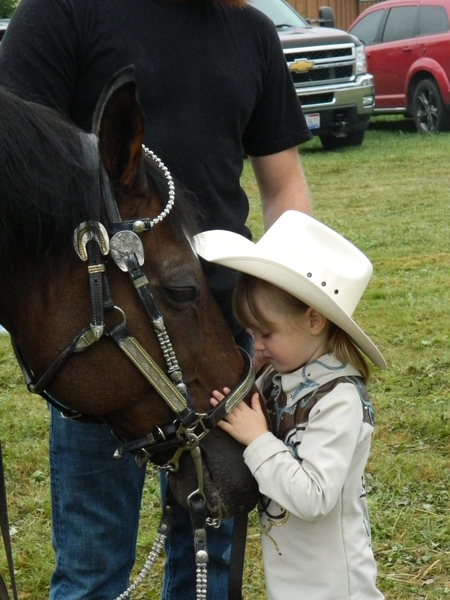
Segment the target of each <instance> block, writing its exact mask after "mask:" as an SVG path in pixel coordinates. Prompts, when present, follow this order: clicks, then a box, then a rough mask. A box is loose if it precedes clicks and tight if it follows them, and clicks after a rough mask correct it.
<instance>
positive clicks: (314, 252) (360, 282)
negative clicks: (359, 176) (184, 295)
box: [194, 210, 386, 369]
mask: <svg viewBox="0 0 450 600" xmlns="http://www.w3.org/2000/svg"><path fill="white" fill-rule="evenodd" d="M194 243H195V246H196V249H197V252H198V254H199V255H200V256H202V257H203V258H204V259H205V260H208V261H211V262H215V263H217V264H220V265H223V266H225V267H229V268H231V269H235V270H236V271H240V272H242V273H247V274H249V275H253V276H254V277H259V278H260V279H264V280H265V281H268V282H270V283H272V284H273V285H276V286H278V287H279V288H281V289H283V290H285V291H286V292H288V293H290V294H292V295H293V296H295V297H296V298H298V299H299V300H301V301H302V302H304V303H305V304H307V305H308V306H311V307H312V308H314V309H316V310H317V311H318V312H320V313H321V314H323V315H324V316H325V317H327V319H329V320H330V321H332V322H333V323H335V324H336V325H337V326H338V327H340V328H341V329H342V330H343V331H346V332H347V334H348V335H349V336H350V337H351V338H352V339H353V341H354V342H355V343H356V344H357V346H359V348H360V349H361V350H362V351H363V352H364V353H365V354H366V355H367V356H369V358H370V359H371V360H372V361H373V362H374V363H375V364H376V365H378V366H379V367H380V368H382V369H384V368H385V367H386V363H385V361H384V358H383V357H382V355H381V353H380V352H379V350H378V348H377V347H376V346H375V345H374V344H373V342H372V341H371V340H370V339H369V338H368V337H367V335H366V334H365V333H364V331H363V330H362V329H361V328H360V327H359V326H358V325H357V324H356V323H355V322H354V321H353V319H352V315H353V312H354V310H355V308H356V307H357V305H358V302H359V301H360V299H361V296H362V295H363V293H364V290H365V289H366V287H367V284H368V283H369V281H370V278H371V277H372V272H373V268H372V263H371V262H370V260H369V259H368V258H367V257H366V256H365V255H364V254H363V253H362V252H361V251H360V250H358V248H356V246H354V245H353V244H352V243H351V242H349V241H348V240H346V239H345V238H344V237H342V236H341V235H340V234H339V233H337V232H336V231H333V230H332V229H330V228H329V227H327V226H326V225H324V224H323V223H320V222H319V221H316V220H315V219H313V218H312V217H310V216H309V215H306V214H304V213H301V212H297V211H292V210H290V211H286V212H285V213H283V214H282V215H281V216H280V217H279V219H278V220H277V221H276V222H275V223H274V224H273V225H272V227H271V228H270V229H269V230H268V231H267V232H266V233H265V234H264V235H263V236H262V238H261V239H260V240H259V241H258V242H257V243H256V244H254V243H253V242H251V241H250V240H248V239H247V238H245V237H243V236H241V235H238V234H236V233H232V232H231V231H226V230H214V231H206V232H204V233H202V234H198V235H197V236H195V238H194Z"/></svg>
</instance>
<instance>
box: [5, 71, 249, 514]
mask: <svg viewBox="0 0 450 600" xmlns="http://www.w3.org/2000/svg"><path fill="white" fill-rule="evenodd" d="M0 102H1V106H2V111H0V113H1V115H0V127H1V128H2V132H3V134H2V141H1V142H0V145H1V146H0V157H1V158H0V188H1V189H2V198H3V200H2V206H0V227H1V232H2V233H1V239H0V269H1V276H0V277H1V279H2V280H3V281H2V282H0V283H1V284H2V285H1V286H0V288H1V291H0V322H1V323H2V324H4V326H5V327H6V328H7V329H8V330H9V332H10V333H11V338H12V341H13V344H14V346H15V348H16V353H17V355H18V357H19V360H20V362H21V365H22V368H23V371H24V373H25V377H26V380H27V384H28V387H29V389H30V390H31V391H35V392H38V393H40V394H41V395H43V396H44V398H46V399H47V400H49V401H51V402H54V403H56V404H57V406H60V405H62V409H63V410H67V413H68V414H69V416H70V417H76V416H78V414H79V415H82V418H94V419H95V418H99V419H101V420H102V421H105V422H106V423H108V424H109V425H110V426H111V429H112V430H113V432H114V434H115V435H116V436H117V438H118V439H119V441H118V445H119V449H118V452H117V455H118V456H120V455H121V454H122V453H123V452H124V451H128V450H129V451H132V452H135V453H136V455H137V458H138V460H140V461H145V460H147V459H150V460H152V461H153V462H155V463H157V464H159V465H161V466H165V467H166V468H167V469H168V470H169V471H170V475H169V482H170V485H171V488H172V490H173V493H174V495H175V497H176V499H177V500H178V501H179V502H180V503H181V504H183V505H185V506H187V505H188V504H189V501H188V498H190V497H191V496H192V494H194V493H198V492H199V493H200V494H201V495H202V496H203V497H204V499H205V502H206V507H207V511H208V513H209V514H210V515H211V516H213V517H220V516H223V517H226V516H230V515H235V514H239V513H242V512H248V511H249V510H251V509H252V508H253V506H254V505H255V503H256V500H257V486H256V483H255V481H254V479H253V478H252V476H251V474H250V472H249V470H248V469H247V467H246V466H245V464H244V461H243V458H242V451H243V448H242V446H241V445H240V444H238V443H237V442H236V441H235V440H233V439H232V438H231V437H229V436H228V435H227V434H225V433H224V432H223V431H222V430H221V429H220V428H215V427H214V425H215V423H216V422H217V420H218V419H220V418H222V417H223V416H224V414H225V413H226V411H227V410H231V409H232V407H233V405H234V403H235V402H238V401H240V400H242V398H243V396H247V397H248V395H249V391H250V388H251V387H252V377H251V375H248V372H247V371H248V370H250V369H251V365H249V364H248V358H247V357H245V355H244V357H243V355H242V354H241V353H240V352H239V350H238V349H237V348H236V346H235V343H234V340H233V338H232V335H231V332H230V331H229V328H228V326H227V324H226V321H225V319H224V317H223V315H222V312H221V310H220V308H219V307H218V305H217V304H216V303H215V301H214V300H213V298H212V296H211V294H210V292H209V290H208V285H207V282H206V279H205V276H204V273H203V270H202V267H201V264H200V262H199V259H198V257H197V256H196V254H195V252H194V250H193V247H192V243H191V237H192V235H193V234H194V233H195V232H196V224H195V223H196V221H195V219H193V214H194V212H195V211H194V209H193V207H192V206H191V205H190V204H189V203H188V202H187V200H186V199H183V196H182V194H180V193H179V191H178V186H177V184H176V183H175V182H174V181H173V180H172V177H171V175H170V173H169V171H168V170H167V168H166V167H165V165H164V164H163V163H162V161H161V160H160V159H158V158H157V157H155V156H154V155H153V154H152V152H151V151H149V150H147V149H145V148H144V147H143V138H144V118H143V115H142V111H141V109H140V106H139V102H138V98H137V93H136V86H135V83H134V79H133V71H132V69H130V68H129V69H125V70H123V71H121V72H120V73H119V74H117V75H116V76H115V77H114V78H113V79H112V80H111V82H110V83H109V84H108V85H107V86H106V88H105V90H104V93H103V95H102V97H101V98H100V100H99V103H98V106H97V110H96V113H95V115H94V124H93V132H94V133H93V134H86V133H83V132H81V131H80V130H78V129H77V128H75V127H73V126H72V125H70V124H69V123H68V122H66V121H65V120H63V119H61V118H60V117H59V116H58V115H56V114H55V113H54V112H53V111H51V110H49V109H46V108H43V107H41V106H38V105H35V104H33V103H26V102H23V101H21V100H19V99H18V98H16V97H15V96H13V95H12V94H10V93H8V92H5V91H1V90H0ZM17 132H19V134H17ZM224 386H228V387H232V386H236V387H235V390H234V391H233V394H231V396H230V398H229V399H228V398H227V401H226V402H223V403H221V406H220V410H217V409H216V411H212V410H211V407H210V405H209V398H210V396H211V391H212V390H213V389H222V388H223V387H224Z"/></svg>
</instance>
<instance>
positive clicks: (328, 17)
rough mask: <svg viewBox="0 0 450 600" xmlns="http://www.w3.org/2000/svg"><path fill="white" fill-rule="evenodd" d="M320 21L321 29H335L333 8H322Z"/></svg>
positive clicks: (320, 9)
mask: <svg viewBox="0 0 450 600" xmlns="http://www.w3.org/2000/svg"><path fill="white" fill-rule="evenodd" d="M318 21H319V25H320V26H321V27H334V13H333V9H332V8H331V6H321V7H320V8H319V19H318Z"/></svg>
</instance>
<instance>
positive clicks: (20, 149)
mask: <svg viewBox="0 0 450 600" xmlns="http://www.w3.org/2000/svg"><path fill="white" fill-rule="evenodd" d="M0 131H1V135H0V198H1V201H0V269H2V270H7V269H8V267H9V266H11V268H13V263H14V262H15V261H21V262H26V264H28V265H29V266H31V267H33V266H35V267H39V265H41V264H42V262H43V260H45V261H47V262H48V264H50V265H58V264H59V263H60V262H61V259H62V258H63V257H64V258H69V259H70V257H72V258H74V259H75V256H76V255H75V253H74V252H73V232H74V229H75V228H76V227H77V226H78V225H79V224H80V223H81V222H83V221H86V220H90V219H98V218H99V216H98V215H95V214H93V211H94V209H95V204H96V203H95V202H93V201H92V194H93V193H94V192H93V190H95V189H96V188H95V178H96V176H97V175H96V173H95V171H94V170H93V169H92V166H89V165H88V164H87V162H86V159H85V156H84V150H83V139H82V137H83V136H82V135H81V130H80V129H79V128H77V127H76V126H75V125H73V124H71V123H70V122H69V121H67V120H65V119H64V118H63V117H61V115H60V114H59V113H57V112H56V111H54V110H53V109H50V108H47V107H44V106H42V105H38V104H36V103H33V102H27V101H24V100H21V99H19V98H18V97H17V96H15V95H13V94H12V93H10V92H8V91H7V90H5V89H3V88H1V87H0ZM146 172H147V174H148V176H149V178H150V179H151V180H152V181H153V183H154V185H155V189H156V191H157V194H158V196H159V197H160V198H161V199H162V201H163V203H164V201H165V200H166V199H167V185H166V182H165V180H164V177H163V176H162V173H161V172H160V170H159V169H158V168H157V166H156V165H154V164H153V162H152V161H150V160H148V159H147V160H146ZM178 187H180V186H179V184H177V188H178ZM180 200H181V202H180ZM189 205H190V202H189V200H188V199H187V198H186V197H183V194H181V195H179V194H178V192H177V200H176V202H175V206H174V208H173V209H172V211H171V213H170V215H169V217H170V219H171V222H172V223H173V229H174V232H178V231H180V229H181V230H182V232H183V235H192V233H195V232H196V230H197V227H196V217H195V211H194V210H193V208H192V206H189ZM143 216H145V215H143ZM102 217H103V221H104V222H105V219H104V215H103V214H102ZM105 224H106V223H105Z"/></svg>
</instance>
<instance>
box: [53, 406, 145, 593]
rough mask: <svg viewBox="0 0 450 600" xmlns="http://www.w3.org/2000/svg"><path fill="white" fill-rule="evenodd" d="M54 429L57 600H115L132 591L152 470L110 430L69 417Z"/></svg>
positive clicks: (55, 421) (55, 419)
mask: <svg viewBox="0 0 450 600" xmlns="http://www.w3.org/2000/svg"><path fill="white" fill-rule="evenodd" d="M50 411H51V425H50V475H51V501H52V525H53V536H52V543H53V547H54V551H55V569H54V571H53V574H52V577H51V583H50V599H51V600H81V599H83V600H112V599H113V598H115V597H116V596H118V595H119V594H121V593H122V592H123V591H124V590H126V589H127V587H128V585H129V575H130V571H131V569H132V567H133V563H134V559H135V547H136V538H137V531H138V525H139V511H140V504H141V495H142V487H143V483H144V478H145V469H144V468H138V467H137V466H136V463H135V461H134V457H133V456H131V455H127V456H124V457H123V458H122V459H121V460H115V459H114V458H113V453H114V450H115V449H116V448H117V446H118V442H117V440H116V439H115V438H114V437H113V436H112V434H111V431H110V428H109V427H107V426H106V425H95V424H83V423H79V422H77V421H73V420H68V419H63V418H62V417H61V415H60V413H59V412H58V411H57V410H55V409H54V408H51V409H50Z"/></svg>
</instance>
